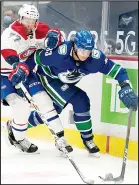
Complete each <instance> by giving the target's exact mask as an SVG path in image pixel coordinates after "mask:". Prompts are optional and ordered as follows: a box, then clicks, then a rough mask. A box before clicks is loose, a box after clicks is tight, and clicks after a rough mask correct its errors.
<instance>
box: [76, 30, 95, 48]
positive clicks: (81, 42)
mask: <svg viewBox="0 0 139 185" xmlns="http://www.w3.org/2000/svg"><path fill="white" fill-rule="evenodd" d="M74 43H75V44H76V47H77V48H80V49H84V50H90V51H91V50H92V49H93V48H94V38H93V36H92V34H91V33H90V32H89V31H87V30H80V31H77V32H76V34H75V37H74Z"/></svg>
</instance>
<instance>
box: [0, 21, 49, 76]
mask: <svg viewBox="0 0 139 185" xmlns="http://www.w3.org/2000/svg"><path fill="white" fill-rule="evenodd" d="M49 29H50V28H49V26H48V25H47V24H44V23H39V24H38V26H37V29H36V30H34V32H33V34H32V35H29V36H26V34H25V30H24V27H23V25H21V24H20V23H19V22H18V21H15V22H14V23H13V24H11V25H10V26H9V27H8V28H6V29H5V30H4V31H3V33H2V35H1V75H4V76H8V75H9V73H10V72H11V71H12V69H13V68H12V66H11V65H10V64H9V63H7V62H6V60H5V59H6V58H7V57H10V56H17V57H19V60H20V62H22V61H25V60H26V59H27V58H28V57H29V56H30V55H31V54H32V53H33V52H34V51H35V50H36V49H39V48H43V42H44V38H45V36H46V33H47V32H48V31H49Z"/></svg>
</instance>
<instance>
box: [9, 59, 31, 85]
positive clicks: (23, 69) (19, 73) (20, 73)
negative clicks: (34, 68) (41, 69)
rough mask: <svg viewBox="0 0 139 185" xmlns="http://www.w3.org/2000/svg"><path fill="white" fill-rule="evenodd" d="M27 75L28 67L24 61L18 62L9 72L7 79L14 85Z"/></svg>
mask: <svg viewBox="0 0 139 185" xmlns="http://www.w3.org/2000/svg"><path fill="white" fill-rule="evenodd" d="M28 75H29V68H28V66H27V65H26V64H25V63H23V62H22V63H18V64H17V66H16V67H15V69H13V71H12V72H11V73H10V74H9V76H8V79H9V80H10V81H11V82H12V85H13V86H16V85H17V84H19V83H20V82H24V81H25V80H26V78H27V76H28Z"/></svg>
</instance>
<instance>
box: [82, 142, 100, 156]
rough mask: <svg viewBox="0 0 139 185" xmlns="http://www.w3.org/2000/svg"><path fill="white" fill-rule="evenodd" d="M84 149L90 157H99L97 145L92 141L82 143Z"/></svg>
mask: <svg viewBox="0 0 139 185" xmlns="http://www.w3.org/2000/svg"><path fill="white" fill-rule="evenodd" d="M83 143H84V145H85V147H86V149H87V150H88V152H89V154H90V156H93V157H97V158H98V157H100V153H99V151H100V149H99V148H98V147H97V145H96V144H95V143H94V142H93V141H92V140H90V141H83Z"/></svg>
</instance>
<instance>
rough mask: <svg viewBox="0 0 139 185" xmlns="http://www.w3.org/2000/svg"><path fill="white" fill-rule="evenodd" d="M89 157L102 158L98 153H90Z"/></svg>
mask: <svg viewBox="0 0 139 185" xmlns="http://www.w3.org/2000/svg"><path fill="white" fill-rule="evenodd" d="M89 156H90V157H95V158H100V153H99V152H97V153H89Z"/></svg>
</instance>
